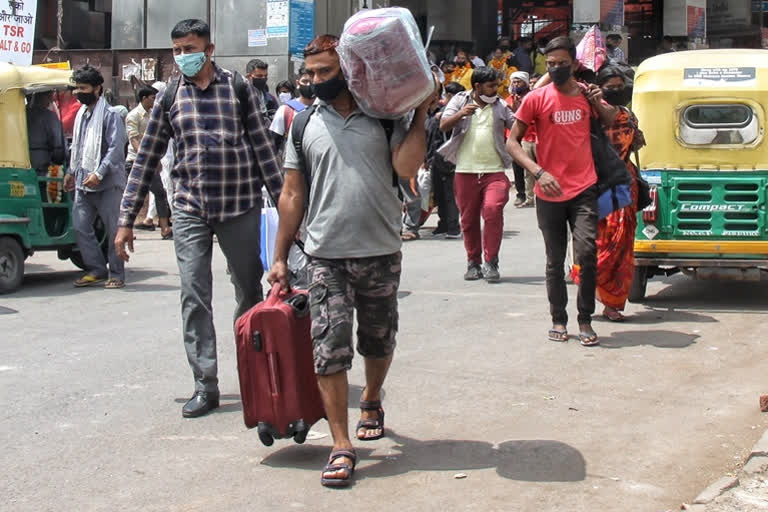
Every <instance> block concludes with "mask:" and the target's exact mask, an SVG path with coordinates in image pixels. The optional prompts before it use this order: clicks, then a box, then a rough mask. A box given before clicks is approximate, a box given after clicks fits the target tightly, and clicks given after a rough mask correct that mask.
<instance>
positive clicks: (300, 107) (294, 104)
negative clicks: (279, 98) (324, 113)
mask: <svg viewBox="0 0 768 512" xmlns="http://www.w3.org/2000/svg"><path fill="white" fill-rule="evenodd" d="M285 105H288V106H289V107H291V108H292V109H293V110H295V111H296V112H303V111H305V110H306V109H307V106H306V105H305V104H303V103H302V102H300V101H298V100H290V101H286V102H285Z"/></svg>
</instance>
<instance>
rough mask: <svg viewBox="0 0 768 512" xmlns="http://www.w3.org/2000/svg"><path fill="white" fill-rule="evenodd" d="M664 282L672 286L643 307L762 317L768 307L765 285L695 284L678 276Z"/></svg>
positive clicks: (699, 282)
mask: <svg viewBox="0 0 768 512" xmlns="http://www.w3.org/2000/svg"><path fill="white" fill-rule="evenodd" d="M663 281H664V283H666V284H669V286H667V287H666V288H664V289H662V290H661V291H660V292H659V293H657V294H656V295H651V296H649V297H648V298H646V299H645V301H644V304H646V305H647V306H650V307H653V308H669V309H676V310H681V309H682V310H686V309H687V310H703V311H713V312H715V311H734V312H744V313H758V312H759V313H763V312H764V311H765V304H766V303H768V287H766V286H765V283H751V282H733V281H696V280H694V279H690V278H688V277H685V276H679V275H677V276H673V277H670V278H667V279H664V280H663Z"/></svg>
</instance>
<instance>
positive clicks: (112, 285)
mask: <svg viewBox="0 0 768 512" xmlns="http://www.w3.org/2000/svg"><path fill="white" fill-rule="evenodd" d="M104 288H106V289H107V290H119V289H120V288H125V282H124V281H121V280H120V279H115V278H114V277H113V278H111V279H110V280H109V281H107V282H106V283H104Z"/></svg>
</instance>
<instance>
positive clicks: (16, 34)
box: [0, 0, 37, 66]
mask: <svg viewBox="0 0 768 512" xmlns="http://www.w3.org/2000/svg"><path fill="white" fill-rule="evenodd" d="M0 6H2V7H5V6H7V8H4V9H2V10H0V62H10V63H11V64H16V65H19V66H29V65H31V64H32V50H33V46H34V41H35V19H36V17H37V0H23V1H22V0H2V1H0Z"/></svg>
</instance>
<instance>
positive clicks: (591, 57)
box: [576, 25, 608, 73]
mask: <svg viewBox="0 0 768 512" xmlns="http://www.w3.org/2000/svg"><path fill="white" fill-rule="evenodd" d="M576 59H577V60H578V61H579V63H581V65H582V67H585V68H587V69H591V70H592V71H594V72H595V73H597V71H598V70H599V69H600V68H601V67H603V64H604V63H605V61H606V60H607V59H608V54H607V53H606V50H605V40H604V39H603V34H602V33H601V32H600V29H599V28H597V25H594V26H593V27H592V28H590V29H589V30H588V31H587V33H586V34H584V38H583V39H582V40H581V42H580V43H579V44H578V46H576Z"/></svg>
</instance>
